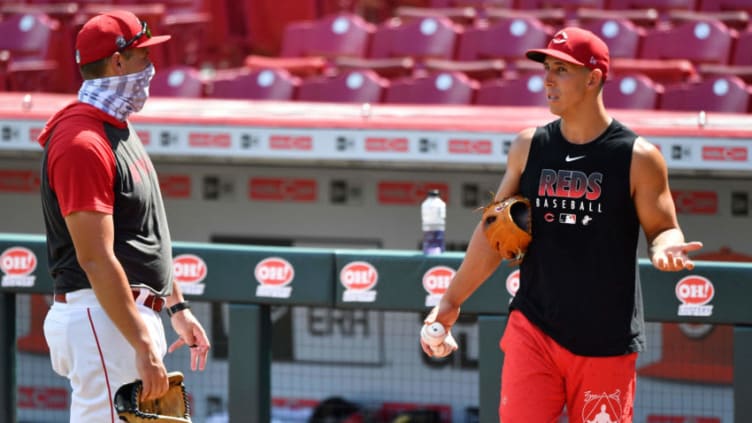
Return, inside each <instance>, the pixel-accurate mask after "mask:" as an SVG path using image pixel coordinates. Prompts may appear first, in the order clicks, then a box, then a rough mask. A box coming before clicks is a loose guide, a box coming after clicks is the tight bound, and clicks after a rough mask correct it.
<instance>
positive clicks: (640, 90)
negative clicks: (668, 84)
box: [603, 74, 663, 110]
mask: <svg viewBox="0 0 752 423" xmlns="http://www.w3.org/2000/svg"><path fill="white" fill-rule="evenodd" d="M662 93H663V86H661V85H660V84H656V83H655V82H654V81H653V80H652V79H650V78H648V77H647V76H645V75H642V74H631V75H620V76H617V77H615V78H611V79H609V80H608V82H607V83H606V84H605V85H604V86H603V103H604V104H605V105H606V107H607V108H614V109H642V110H653V109H656V108H658V104H659V103H658V102H659V100H660V96H661V94H662Z"/></svg>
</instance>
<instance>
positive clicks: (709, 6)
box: [698, 0, 752, 13]
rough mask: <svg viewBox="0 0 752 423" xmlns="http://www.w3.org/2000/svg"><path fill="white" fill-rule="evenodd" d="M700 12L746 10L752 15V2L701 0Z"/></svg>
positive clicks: (745, 0) (740, 0) (743, 0)
mask: <svg viewBox="0 0 752 423" xmlns="http://www.w3.org/2000/svg"><path fill="white" fill-rule="evenodd" d="M699 1H700V7H699V8H698V10H702V11H707V12H720V11H726V10H744V11H746V12H749V13H752V2H750V1H749V0H699Z"/></svg>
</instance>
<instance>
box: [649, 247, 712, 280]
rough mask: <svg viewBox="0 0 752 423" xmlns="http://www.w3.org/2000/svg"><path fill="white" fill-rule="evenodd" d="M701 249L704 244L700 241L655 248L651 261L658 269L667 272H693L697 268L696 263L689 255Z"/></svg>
mask: <svg viewBox="0 0 752 423" xmlns="http://www.w3.org/2000/svg"><path fill="white" fill-rule="evenodd" d="M700 248H702V242H699V241H693V242H685V243H681V244H677V245H666V246H663V247H654V248H653V252H652V257H651V261H652V262H653V266H655V268H656V269H658V270H663V271H666V272H676V271H679V270H684V269H687V270H692V269H694V268H695V263H694V262H693V261H692V260H690V259H689V256H687V253H688V252H690V251H697V250H699V249H700Z"/></svg>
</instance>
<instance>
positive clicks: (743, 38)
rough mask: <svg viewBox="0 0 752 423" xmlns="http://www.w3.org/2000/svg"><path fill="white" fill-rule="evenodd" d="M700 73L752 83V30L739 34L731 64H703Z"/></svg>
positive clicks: (699, 69) (699, 68) (732, 53)
mask: <svg viewBox="0 0 752 423" xmlns="http://www.w3.org/2000/svg"><path fill="white" fill-rule="evenodd" d="M698 71H699V72H700V74H702V75H705V76H711V75H712V76H718V75H736V76H738V77H740V78H742V79H744V81H746V82H747V83H748V84H750V83H752V30H751V29H748V30H746V31H743V32H741V33H739V38H737V40H736V43H735V44H734V48H733V51H732V52H731V61H730V63H729V64H701V65H700V66H699V67H698Z"/></svg>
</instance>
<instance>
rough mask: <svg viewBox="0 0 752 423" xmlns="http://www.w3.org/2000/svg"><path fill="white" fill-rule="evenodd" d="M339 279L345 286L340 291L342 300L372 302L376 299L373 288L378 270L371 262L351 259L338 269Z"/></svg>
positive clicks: (377, 276)
mask: <svg viewBox="0 0 752 423" xmlns="http://www.w3.org/2000/svg"><path fill="white" fill-rule="evenodd" d="M339 281H340V283H341V284H342V286H344V287H345V291H344V292H343V293H342V301H344V302H361V303H372V302H374V301H376V291H374V290H373V288H374V287H376V284H377V283H378V281H379V272H378V271H377V270H376V268H375V267H373V265H372V264H371V263H368V262H366V261H352V262H350V263H347V264H346V265H344V266H343V267H342V270H340V271H339Z"/></svg>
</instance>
